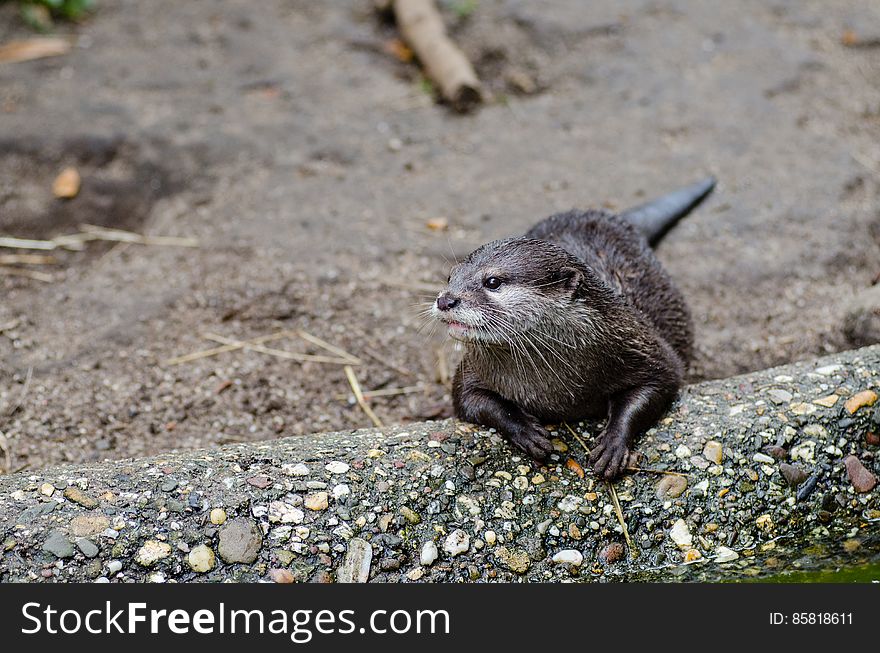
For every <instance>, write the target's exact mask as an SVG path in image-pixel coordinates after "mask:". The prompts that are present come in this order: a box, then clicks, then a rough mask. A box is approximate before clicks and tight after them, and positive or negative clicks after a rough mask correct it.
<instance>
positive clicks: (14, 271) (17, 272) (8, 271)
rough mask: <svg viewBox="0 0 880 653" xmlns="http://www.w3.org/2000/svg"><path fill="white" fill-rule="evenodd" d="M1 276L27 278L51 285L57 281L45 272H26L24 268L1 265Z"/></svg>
mask: <svg viewBox="0 0 880 653" xmlns="http://www.w3.org/2000/svg"><path fill="white" fill-rule="evenodd" d="M0 276H3V277H26V278H28V279H35V280H37V281H42V282H44V283H51V282H52V281H54V280H55V277H53V276H52V275H51V274H47V273H45V272H37V271H36V270H26V269H24V268H9V267H5V266H2V265H0Z"/></svg>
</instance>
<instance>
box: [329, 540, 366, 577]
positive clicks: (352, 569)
mask: <svg viewBox="0 0 880 653" xmlns="http://www.w3.org/2000/svg"><path fill="white" fill-rule="evenodd" d="M372 561H373V548H372V547H371V546H370V543H369V542H367V541H366V540H362V539H361V538H359V537H355V538H352V539H351V540H350V541H349V542H348V550H347V551H346V552H345V560H343V561H342V565H341V566H340V567H339V571H338V572H337V574H336V580H337V581H338V582H340V583H366V582H367V581H368V580H369V578H370V564H371V563H372Z"/></svg>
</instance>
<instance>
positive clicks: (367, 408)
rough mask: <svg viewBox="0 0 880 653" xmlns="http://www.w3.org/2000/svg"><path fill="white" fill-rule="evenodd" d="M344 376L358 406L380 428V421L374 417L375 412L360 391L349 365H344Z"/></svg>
mask: <svg viewBox="0 0 880 653" xmlns="http://www.w3.org/2000/svg"><path fill="white" fill-rule="evenodd" d="M344 369H345V376H347V377H348V384H349V385H350V386H351V391H352V392H354V398H355V399H357V402H358V406H360V407H361V409H362V410H363V411H364V412H365V413H366V414H367V417H369V418H370V419H371V420H372V422H373V424H375V425H376V426H377V427H379V428H382V421H381V420H380V419H379V418H378V417H376V413H374V412H373V409H372V408H370V405H369V404H368V403H367V400H366V399H364V395H363V393H362V392H361V385H360V383H358V380H357V377H356V376H355V375H354V369H353V368H352V367H351V365H346V366H345V368H344Z"/></svg>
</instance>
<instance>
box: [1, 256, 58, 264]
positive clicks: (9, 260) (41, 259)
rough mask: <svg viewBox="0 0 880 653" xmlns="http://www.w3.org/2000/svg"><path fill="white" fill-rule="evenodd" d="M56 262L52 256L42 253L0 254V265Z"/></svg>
mask: <svg viewBox="0 0 880 653" xmlns="http://www.w3.org/2000/svg"><path fill="white" fill-rule="evenodd" d="M54 263H57V260H56V259H55V257H54V256H44V255H43V254H0V265H52V264H54Z"/></svg>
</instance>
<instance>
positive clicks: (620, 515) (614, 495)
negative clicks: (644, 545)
mask: <svg viewBox="0 0 880 653" xmlns="http://www.w3.org/2000/svg"><path fill="white" fill-rule="evenodd" d="M605 485H607V486H608V492H610V493H611V501H612V502H613V503H614V512H616V513H617V521H619V522H620V528H621V530H622V531H623V539H625V540H626V546H627V548H628V549H629V554H630V556H631V557H632V559H633V560H635V559H636V558H638V557H639V552H638V551H636V549H635V547H633V543H632V540H631V539H630V537H629V529H628V528H627V527H626V522H625V521H624V519H623V511H622V510H621V509H620V501H619V500H618V499H617V490H615V489H614V486H613V485H611V483H609V482H608V481H605Z"/></svg>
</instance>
